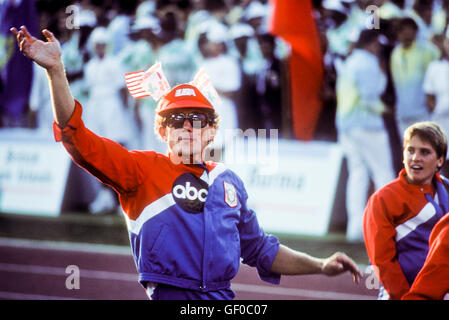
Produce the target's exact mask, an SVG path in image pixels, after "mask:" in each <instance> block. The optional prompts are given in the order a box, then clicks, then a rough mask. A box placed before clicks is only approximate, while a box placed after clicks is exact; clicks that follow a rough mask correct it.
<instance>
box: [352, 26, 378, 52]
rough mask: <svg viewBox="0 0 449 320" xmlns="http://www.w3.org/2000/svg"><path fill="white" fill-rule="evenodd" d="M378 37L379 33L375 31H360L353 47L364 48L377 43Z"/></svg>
mask: <svg viewBox="0 0 449 320" xmlns="http://www.w3.org/2000/svg"><path fill="white" fill-rule="evenodd" d="M378 37H379V31H378V30H377V29H366V30H362V32H360V35H359V39H358V40H357V42H356V44H355V47H356V48H359V49H360V48H364V47H365V46H367V45H369V44H371V43H373V42H375V41H377V39H378Z"/></svg>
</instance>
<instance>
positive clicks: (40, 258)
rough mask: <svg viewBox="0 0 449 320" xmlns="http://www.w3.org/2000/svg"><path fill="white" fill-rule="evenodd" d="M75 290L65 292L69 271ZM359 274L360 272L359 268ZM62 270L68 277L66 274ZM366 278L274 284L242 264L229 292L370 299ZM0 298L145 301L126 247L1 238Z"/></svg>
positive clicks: (253, 296) (248, 296)
mask: <svg viewBox="0 0 449 320" xmlns="http://www.w3.org/2000/svg"><path fill="white" fill-rule="evenodd" d="M69 266H76V267H77V268H78V270H79V275H80V276H79V289H67V287H66V280H68V281H69V283H71V284H73V283H74V282H70V276H71V275H72V273H73V269H70V268H69V269H67V267H69ZM361 270H362V271H364V270H363V268H362V269H361ZM66 271H67V273H66ZM367 276H368V275H365V277H364V279H363V280H362V281H361V283H359V284H358V285H356V284H354V283H353V281H352V277H351V275H350V274H348V273H346V274H343V275H340V276H337V277H326V276H322V275H307V276H283V277H282V279H281V284H280V285H279V286H275V285H269V284H266V283H264V282H263V281H261V280H260V279H259V277H258V275H257V272H256V270H255V269H254V268H251V267H248V266H246V265H243V264H242V265H241V267H240V270H239V272H238V274H237V276H236V278H235V279H234V280H233V281H232V288H233V290H234V291H235V292H236V300H241V299H245V300H303V299H308V300H368V299H369V300H371V299H376V296H377V290H375V289H371V290H370V289H367V287H366V285H365V282H366V280H367V279H366V278H367ZM0 299H12V300H15V299H21V300H28V299H32V300H38V299H45V300H50V299H57V300H61V299H83V300H90V299H94V300H97V299H101V300H110V299H114V300H123V299H126V300H145V299H147V296H146V294H145V291H144V290H143V288H142V287H141V285H140V284H139V283H138V282H137V272H136V268H135V265H134V261H133V258H132V255H131V251H130V249H129V248H127V247H115V246H103V245H91V244H89V245H88V244H71V243H60V242H48V241H46V242H43V241H30V240H17V239H16V240H11V239H0Z"/></svg>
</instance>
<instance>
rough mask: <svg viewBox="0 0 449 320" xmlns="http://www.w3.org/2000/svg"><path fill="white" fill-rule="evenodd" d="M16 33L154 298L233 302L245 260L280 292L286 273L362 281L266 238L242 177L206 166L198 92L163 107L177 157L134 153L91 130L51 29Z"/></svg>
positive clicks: (339, 258)
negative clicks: (114, 205) (103, 191)
mask: <svg viewBox="0 0 449 320" xmlns="http://www.w3.org/2000/svg"><path fill="white" fill-rule="evenodd" d="M11 31H12V32H13V33H14V34H15V35H16V37H17V41H18V43H19V46H20V48H21V50H22V52H23V53H24V54H25V55H26V56H27V57H29V58H30V59H32V60H33V61H35V62H36V63H38V64H39V65H41V66H42V67H44V68H45V69H46V70H47V74H48V77H49V84H50V91H51V94H52V99H53V109H54V117H55V123H54V133H55V137H56V140H57V141H62V143H63V144H64V147H65V148H66V149H67V151H68V152H69V153H70V155H71V157H72V159H73V160H74V161H75V162H76V163H77V164H78V165H80V166H81V167H83V168H85V169H86V170H87V171H88V172H90V173H91V174H92V175H94V176H96V177H97V178H98V179H100V180H101V181H102V182H103V183H105V184H107V185H109V186H111V187H112V188H113V189H114V190H115V191H116V192H117V193H118V195H119V199H120V204H121V207H122V209H123V212H124V214H125V217H126V221H127V225H128V230H129V234H130V240H131V247H132V250H133V254H134V258H135V263H136V266H137V269H138V272H139V281H140V283H142V285H143V286H145V288H147V291H148V294H149V296H150V298H151V299H232V298H234V296H235V294H234V292H233V291H232V290H231V289H230V280H231V279H232V278H233V277H234V276H235V275H236V273H237V271H238V268H239V264H240V257H242V258H243V262H244V263H246V264H248V265H251V266H254V267H256V268H257V270H258V273H259V275H260V277H261V279H262V280H265V281H268V282H270V283H275V284H278V283H279V281H280V275H281V274H291V275H293V274H310V273H323V274H326V275H336V274H340V273H342V272H345V271H350V272H351V273H352V274H353V276H354V280H355V281H356V282H358V280H359V278H360V277H361V274H360V271H359V270H358V268H357V266H356V265H355V263H354V262H353V261H352V260H351V259H350V258H349V257H347V256H346V255H345V254H343V253H336V254H334V255H332V256H331V257H329V258H326V259H318V258H315V257H311V256H310V255H307V254H305V253H302V252H298V251H295V250H292V249H289V248H287V247H285V246H283V245H281V244H279V241H278V239H277V238H276V237H274V236H272V235H268V234H266V233H265V232H264V231H263V230H262V229H261V228H260V226H259V224H258V222H257V218H256V215H255V213H254V212H253V211H252V210H251V209H249V208H248V207H247V198H248V195H247V193H246V191H245V187H244V185H243V182H242V181H241V180H240V178H239V177H238V176H237V175H236V174H235V173H234V172H232V171H231V170H229V169H227V168H226V167H225V166H224V165H222V164H219V163H214V162H206V161H204V151H205V149H206V147H207V145H208V144H209V143H210V142H211V141H213V139H214V136H215V133H216V129H217V121H218V116H217V115H216V114H215V111H214V108H213V106H212V104H211V103H210V102H209V100H208V99H206V98H205V97H204V96H203V94H202V93H201V92H200V91H199V90H198V89H197V88H196V87H194V86H192V85H189V84H183V85H179V86H177V87H175V88H173V89H172V90H171V91H170V92H169V93H167V94H166V95H165V96H164V97H163V98H162V100H161V101H160V103H159V105H158V109H157V110H156V112H157V114H156V115H157V116H156V120H155V121H156V130H157V132H158V133H159V135H160V136H161V138H162V139H163V140H164V141H166V142H167V145H168V150H169V153H168V155H163V154H159V153H156V152H154V151H128V150H126V149H125V148H123V147H122V146H121V145H119V144H118V143H116V142H113V141H111V140H109V139H106V138H103V137H99V136H97V135H96V134H94V133H93V132H91V131H90V130H88V129H87V128H86V127H85V126H84V123H83V121H82V117H81V115H82V106H81V105H80V104H79V103H78V102H77V101H76V100H74V99H73V97H72V95H71V93H70V88H69V86H68V82H67V79H66V77H65V73H64V66H63V65H62V62H61V59H60V56H61V52H60V46H59V42H58V41H57V39H56V38H55V37H54V36H53V34H52V33H51V32H49V31H48V30H44V31H43V34H44V36H45V37H46V39H47V41H46V42H43V41H40V40H37V39H36V38H35V37H33V36H31V35H30V34H29V33H28V31H27V30H26V28H25V27H21V29H20V31H19V30H17V29H15V28H12V29H11ZM118 129H119V128H118Z"/></svg>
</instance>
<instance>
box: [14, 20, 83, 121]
mask: <svg viewBox="0 0 449 320" xmlns="http://www.w3.org/2000/svg"><path fill="white" fill-rule="evenodd" d="M10 30H11V32H12V33H14V35H15V36H16V38H17V43H18V44H19V47H20V51H22V53H23V54H24V55H25V56H26V57H28V58H29V59H31V60H33V61H34V62H36V63H37V64H38V65H40V66H41V67H43V68H45V69H46V70H47V75H48V79H49V85H50V94H51V98H52V105H53V115H54V119H55V121H56V123H57V124H58V125H59V126H61V127H63V126H65V124H66V123H67V121H68V120H69V119H70V117H71V115H72V113H73V111H74V109H75V101H74V99H73V97H72V94H71V92H70V88H69V82H68V80H67V77H66V74H65V70H64V65H63V63H62V60H61V46H60V44H59V41H58V40H57V39H56V38H55V36H54V35H53V33H51V32H50V31H48V30H46V29H44V30H43V31H42V33H43V35H44V36H45V38H46V39H47V41H46V42H44V41H42V40H39V39H37V38H35V37H33V36H32V35H31V34H30V33H29V32H28V30H27V29H26V27H25V26H21V27H20V30H17V29H16V28H11V29H10Z"/></svg>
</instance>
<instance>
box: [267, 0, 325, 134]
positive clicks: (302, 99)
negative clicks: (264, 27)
mask: <svg viewBox="0 0 449 320" xmlns="http://www.w3.org/2000/svg"><path fill="white" fill-rule="evenodd" d="M270 4H271V6H272V7H271V8H272V15H271V19H270V21H269V30H270V32H271V33H272V34H274V35H276V36H278V37H281V38H283V39H284V40H285V41H286V42H288V43H289V44H290V46H291V49H292V52H291V57H290V63H289V69H290V85H291V88H290V94H291V106H292V118H293V134H294V138H296V139H300V140H306V141H307V140H311V139H312V138H313V136H314V133H315V128H316V124H317V121H318V118H319V116H320V113H321V108H322V105H321V100H320V99H319V92H320V89H321V85H322V80H323V66H322V53H321V48H320V40H319V35H318V31H317V29H316V25H315V20H314V18H313V16H312V4H311V0H270Z"/></svg>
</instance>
